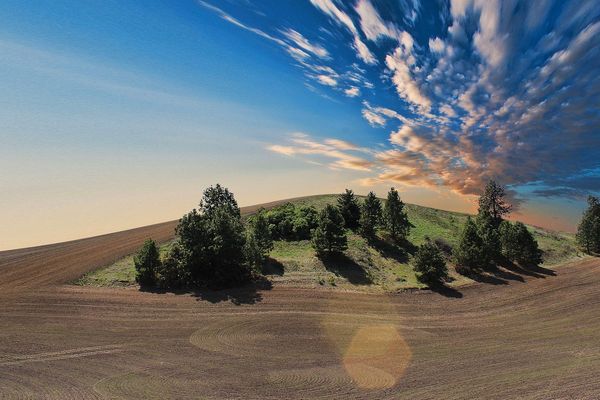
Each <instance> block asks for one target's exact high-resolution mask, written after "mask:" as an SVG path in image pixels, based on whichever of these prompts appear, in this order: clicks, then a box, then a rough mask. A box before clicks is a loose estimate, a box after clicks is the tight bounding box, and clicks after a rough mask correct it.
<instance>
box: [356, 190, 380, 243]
mask: <svg viewBox="0 0 600 400" xmlns="http://www.w3.org/2000/svg"><path fill="white" fill-rule="evenodd" d="M381 218H382V213H381V201H379V199H378V198H377V196H375V193H373V192H369V194H368V195H367V198H366V199H365V201H364V203H363V204H362V207H361V212H360V233H361V235H362V236H364V237H365V238H367V239H369V240H372V239H373V238H375V234H376V232H377V227H378V226H379V224H380V223H381Z"/></svg>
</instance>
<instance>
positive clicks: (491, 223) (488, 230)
mask: <svg viewBox="0 0 600 400" xmlns="http://www.w3.org/2000/svg"><path fill="white" fill-rule="evenodd" d="M476 222H477V233H478V234H479V237H480V238H481V240H482V241H483V247H484V251H485V254H487V256H488V257H489V259H490V260H498V259H499V257H500V254H501V250H502V245H501V243H500V233H499V232H498V227H497V226H496V223H495V220H494V218H493V217H492V216H491V214H490V213H489V212H488V211H487V210H483V211H481V212H480V213H479V214H478V215H477V220H476Z"/></svg>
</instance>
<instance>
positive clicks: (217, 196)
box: [199, 183, 240, 217]
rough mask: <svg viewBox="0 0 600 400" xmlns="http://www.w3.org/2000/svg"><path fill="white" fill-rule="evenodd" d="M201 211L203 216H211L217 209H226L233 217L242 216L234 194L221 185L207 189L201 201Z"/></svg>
mask: <svg viewBox="0 0 600 400" xmlns="http://www.w3.org/2000/svg"><path fill="white" fill-rule="evenodd" d="M199 206H200V211H201V212H202V213H203V214H207V215H209V214H211V213H212V212H213V211H214V210H215V209H217V208H223V207H224V208H226V209H227V212H228V213H229V214H231V215H232V216H238V217H239V216H240V208H239V207H238V204H237V201H236V200H235V197H234V196H233V193H231V192H230V191H229V189H227V188H224V187H223V186H221V185H220V184H218V183H217V184H216V185H215V186H211V187H209V188H207V189H206V190H205V191H204V193H203V196H202V200H200V204H199Z"/></svg>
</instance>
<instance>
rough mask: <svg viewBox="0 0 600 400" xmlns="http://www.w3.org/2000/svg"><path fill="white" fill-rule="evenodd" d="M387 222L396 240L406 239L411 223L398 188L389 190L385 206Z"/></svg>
mask: <svg viewBox="0 0 600 400" xmlns="http://www.w3.org/2000/svg"><path fill="white" fill-rule="evenodd" d="M384 218H385V224H386V227H387V229H388V231H389V232H390V235H391V236H392V239H393V240H394V241H396V242H397V241H399V240H401V239H405V238H406V236H407V235H408V232H409V231H410V227H411V224H410V222H409V221H408V215H406V212H405V211H404V203H403V202H402V200H400V195H399V194H398V191H396V189H394V188H391V189H390V191H389V192H388V196H387V202H386V203H385V207H384Z"/></svg>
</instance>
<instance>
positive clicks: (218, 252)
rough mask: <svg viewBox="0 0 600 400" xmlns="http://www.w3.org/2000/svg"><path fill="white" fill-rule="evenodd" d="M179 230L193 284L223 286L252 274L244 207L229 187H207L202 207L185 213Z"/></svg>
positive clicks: (238, 281) (186, 266) (177, 230)
mask: <svg viewBox="0 0 600 400" xmlns="http://www.w3.org/2000/svg"><path fill="white" fill-rule="evenodd" d="M176 233H177V235H178V236H179V238H180V244H181V247H182V249H183V252H182V253H183V255H184V259H183V260H182V262H183V264H184V267H183V268H185V270H186V271H187V272H188V273H189V277H190V280H191V282H190V284H193V285H201V286H208V287H213V288H220V287H227V286H233V285H237V284H240V283H242V282H244V281H246V280H248V279H249V278H250V276H251V274H250V272H251V271H250V267H249V266H248V263H246V259H245V254H244V245H245V242H246V237H245V232H244V226H243V225H242V221H241V217H240V210H239V208H238V207H237V203H236V201H235V199H234V198H233V195H232V194H231V193H230V192H229V191H228V190H227V189H224V188H222V187H221V186H219V185H217V186H216V187H214V188H213V187H211V188H209V189H207V190H206V191H205V192H204V197H203V199H202V201H201V202H200V211H197V210H192V211H191V212H190V213H188V214H186V215H184V216H183V217H182V218H181V219H180V220H179V225H178V226H177V228H176Z"/></svg>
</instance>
